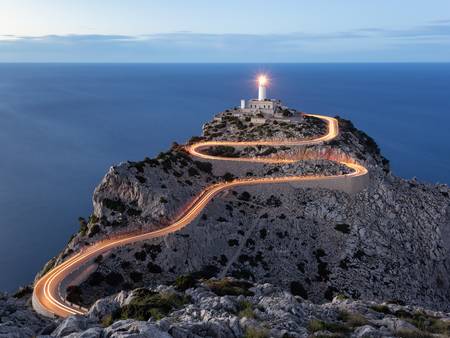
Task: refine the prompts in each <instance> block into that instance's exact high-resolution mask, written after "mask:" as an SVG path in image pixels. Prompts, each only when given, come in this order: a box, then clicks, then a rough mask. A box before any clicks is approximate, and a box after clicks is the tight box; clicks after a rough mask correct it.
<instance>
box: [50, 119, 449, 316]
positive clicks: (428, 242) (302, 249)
mask: <svg viewBox="0 0 450 338" xmlns="http://www.w3.org/2000/svg"><path fill="white" fill-rule="evenodd" d="M339 124H340V131H341V132H340V135H339V136H338V138H337V139H335V140H333V141H332V142H330V143H328V144H325V145H322V146H321V147H320V149H321V150H320V151H321V153H322V154H323V153H324V152H325V153H327V154H329V157H330V159H333V157H335V156H337V154H338V155H339V156H347V155H348V156H351V157H352V158H356V159H358V161H360V162H361V163H363V164H364V165H365V166H366V167H368V168H369V171H370V185H369V187H368V188H367V189H365V190H364V191H362V192H360V193H358V194H356V195H348V194H345V193H342V192H337V191H331V190H326V189H301V188H295V187H293V186H291V185H289V184H280V185H268V186H253V187H249V188H239V189H234V190H231V191H227V192H224V193H222V194H221V195H220V196H218V197H217V198H215V199H214V200H213V201H212V202H211V203H210V204H209V205H208V207H207V208H206V209H205V211H204V212H203V214H202V215H201V216H200V217H199V218H198V219H197V220H196V221H195V222H193V223H192V224H190V225H189V226H187V227H186V228H184V229H183V230H181V231H179V232H177V233H175V234H172V235H168V236H166V237H164V238H157V239H154V240H151V241H146V242H144V243H137V244H135V245H132V246H128V247H124V248H121V249H118V250H115V251H114V252H111V253H110V254H108V255H105V256H104V257H99V259H98V262H97V263H98V268H97V271H96V272H94V273H93V274H92V275H91V276H90V277H89V278H88V280H87V281H86V282H84V284H82V285H81V288H80V289H81V290H82V292H81V293H82V294H81V295H79V294H77V295H76V297H77V300H78V301H80V302H82V303H85V304H90V303H92V302H93V301H94V300H95V299H98V298H99V297H100V296H105V295H107V294H112V293H114V292H118V291H120V290H122V289H132V288H135V287H140V286H147V285H156V284H158V283H162V282H163V283H169V282H171V281H173V280H175V279H176V278H177V277H178V276H180V275H188V274H192V273H197V275H202V276H204V277H212V276H218V277H223V276H233V277H236V278H245V279H248V280H251V281H257V282H260V283H263V282H270V283H272V284H274V285H279V286H281V287H283V288H285V289H287V290H290V291H292V292H293V293H294V294H296V295H299V296H301V297H303V298H304V299H308V300H311V301H313V302H325V301H327V300H331V299H332V298H333V296H334V295H336V294H338V293H339V294H344V295H346V296H348V297H351V298H353V299H362V300H376V301H383V300H388V299H396V300H399V301H402V302H405V303H408V304H413V305H422V306H427V307H430V308H433V309H440V310H449V304H450V302H449V300H450V292H449V291H448V290H449V288H448V287H449V283H450V280H449V276H450V274H449V272H450V271H449V269H450V266H449V263H450V262H449V249H450V243H449V238H450V237H449V236H448V232H449V231H450V208H449V202H450V198H449V194H450V190H449V188H448V187H447V186H444V185H429V184H423V183H420V182H417V181H415V180H404V179H401V178H398V177H396V176H394V175H393V174H392V173H391V172H390V171H389V164H388V161H387V160H386V159H384V158H383V157H382V156H381V154H380V152H379V149H378V147H377V146H376V144H375V142H374V141H373V140H372V139H371V138H370V137H368V136H367V135H366V134H364V133H363V132H361V131H359V130H357V129H355V128H354V127H353V125H352V124H351V123H350V122H349V121H346V120H342V119H340V120H339ZM203 130H204V135H203V137H202V138H203V139H208V140H211V139H236V140H252V139H261V137H277V138H280V137H286V138H296V137H305V136H309V137H311V136H314V135H320V134H321V133H323V125H321V123H320V121H319V120H315V119H313V118H308V119H305V120H304V121H303V122H301V123H299V124H295V125H291V124H290V123H283V124H281V125H280V124H276V125H263V126H252V125H251V124H250V123H248V121H247V122H246V121H237V122H236V120H235V119H229V120H228V121H225V123H224V122H218V121H216V122H211V123H209V124H206V125H205V126H204V128H203ZM274 130H275V131H274ZM305 131H307V133H308V135H306V134H305V133H306V132H305ZM267 133H270V135H268V134H267ZM318 149H319V147H317V146H312V147H307V148H304V149H303V150H301V152H302V156H304V155H305V154H308V153H311V154H314V152H315V151H318ZM210 151H214V152H216V153H220V154H224V153H226V154H227V156H231V157H233V156H237V155H239V156H245V155H247V156H267V154H273V156H277V153H278V154H279V153H283V152H285V153H291V154H294V153H296V152H297V153H298V152H299V150H298V149H290V148H286V147H283V148H282V149H273V148H271V147H253V148H245V149H223V148H222V149H221V148H218V149H212V150H210ZM346 170H347V169H346V168H345V167H341V166H339V165H337V164H335V163H334V162H330V161H327V160H320V161H318V160H314V159H311V160H305V161H301V162H298V163H296V164H289V165H283V166H275V165H251V166H248V165H240V164H235V165H233V166H228V165H227V164H223V165H222V164H219V165H218V164H217V163H213V164H210V163H207V162H204V161H196V160H195V159H192V158H190V157H189V156H188V155H187V154H186V153H184V152H183V151H182V149H181V148H180V147H178V146H177V145H174V146H173V147H172V149H171V150H170V151H168V152H167V153H162V154H160V155H159V156H158V157H157V158H156V159H146V160H144V161H142V162H136V163H131V162H126V163H122V164H120V165H118V166H115V167H112V168H111V169H110V170H109V172H108V173H107V174H106V176H105V177H104V179H103V180H102V182H101V183H100V185H99V186H98V187H97V189H96V190H95V193H94V197H93V201H94V210H95V211H94V215H93V216H91V217H90V219H89V221H88V222H87V224H84V225H82V231H81V232H80V233H79V234H78V235H77V236H75V238H73V239H72V240H71V242H70V243H69V245H68V246H67V248H66V250H65V251H64V252H63V253H62V254H61V255H60V256H59V258H58V260H61V259H63V257H64V256H65V255H67V254H69V253H70V252H72V251H73V250H77V249H78V248H79V247H80V246H82V245H83V244H84V243H85V242H92V241H96V240H98V239H99V238H102V237H103V236H105V235H108V234H112V233H121V232H128V231H133V230H136V229H156V228H160V227H163V226H165V225H166V224H168V222H169V221H170V220H171V219H174V218H176V216H177V215H179V213H180V212H181V211H182V210H183V208H184V207H185V206H186V205H187V204H188V203H189V201H190V200H191V199H192V198H193V197H194V196H195V194H196V193H198V192H199V191H200V190H201V189H202V188H204V187H205V186H207V185H209V184H211V183H214V182H216V181H219V180H222V179H228V178H230V177H233V176H252V175H254V176H277V175H294V174H297V175H298V174H314V173H316V174H319V173H320V174H322V175H332V174H336V173H345V172H346ZM224 173H225V175H224ZM218 175H220V177H219V176H218ZM224 176H225V177H224Z"/></svg>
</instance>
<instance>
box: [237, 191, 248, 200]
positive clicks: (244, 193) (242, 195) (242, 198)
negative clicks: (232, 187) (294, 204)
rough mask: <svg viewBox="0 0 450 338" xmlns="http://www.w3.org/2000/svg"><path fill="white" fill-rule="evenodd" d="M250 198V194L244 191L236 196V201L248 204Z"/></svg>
mask: <svg viewBox="0 0 450 338" xmlns="http://www.w3.org/2000/svg"><path fill="white" fill-rule="evenodd" d="M250 197H251V196H250V194H249V193H248V192H247V191H244V192H243V193H242V194H240V195H239V196H238V199H239V200H241V201H246V202H248V201H250Z"/></svg>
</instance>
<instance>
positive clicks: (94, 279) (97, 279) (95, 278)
mask: <svg viewBox="0 0 450 338" xmlns="http://www.w3.org/2000/svg"><path fill="white" fill-rule="evenodd" d="M104 280H105V276H104V275H103V274H102V273H101V272H98V271H95V272H93V273H92V274H91V275H90V276H89V279H88V283H89V285H91V286H96V285H99V284H100V283H101V282H103V281H104Z"/></svg>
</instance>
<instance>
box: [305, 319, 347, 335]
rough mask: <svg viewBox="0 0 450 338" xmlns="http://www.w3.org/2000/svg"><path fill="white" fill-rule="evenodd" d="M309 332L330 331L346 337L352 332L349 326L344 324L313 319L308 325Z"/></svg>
mask: <svg viewBox="0 0 450 338" xmlns="http://www.w3.org/2000/svg"><path fill="white" fill-rule="evenodd" d="M308 331H309V332H310V333H315V332H319V331H330V332H332V333H338V334H342V335H345V334H348V333H349V332H350V331H352V330H351V328H350V327H349V326H347V325H345V324H342V323H334V322H325V321H323V320H319V319H313V320H311V321H310V322H309V323H308Z"/></svg>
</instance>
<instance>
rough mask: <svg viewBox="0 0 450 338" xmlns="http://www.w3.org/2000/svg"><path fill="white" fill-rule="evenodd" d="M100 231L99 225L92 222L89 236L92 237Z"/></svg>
mask: <svg viewBox="0 0 450 338" xmlns="http://www.w3.org/2000/svg"><path fill="white" fill-rule="evenodd" d="M99 232H100V226H99V225H98V224H94V225H93V226H92V227H91V229H90V230H89V237H90V238H92V237H94V236H95V235H97V234H98V233H99Z"/></svg>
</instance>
